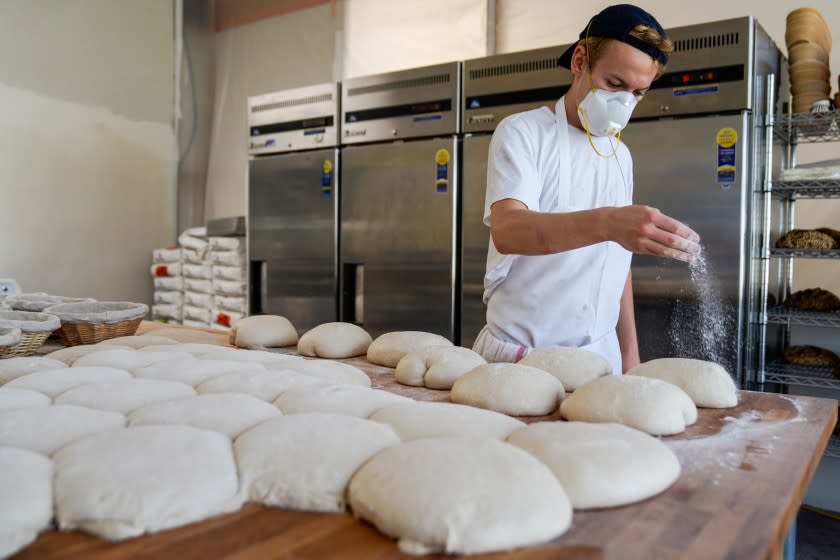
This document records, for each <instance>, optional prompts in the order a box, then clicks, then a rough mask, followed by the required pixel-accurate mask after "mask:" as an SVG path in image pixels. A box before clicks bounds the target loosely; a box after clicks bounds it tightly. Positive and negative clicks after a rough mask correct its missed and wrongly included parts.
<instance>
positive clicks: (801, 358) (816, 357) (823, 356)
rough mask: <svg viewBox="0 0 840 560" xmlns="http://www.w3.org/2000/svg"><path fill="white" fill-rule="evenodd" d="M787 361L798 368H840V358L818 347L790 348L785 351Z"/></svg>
mask: <svg viewBox="0 0 840 560" xmlns="http://www.w3.org/2000/svg"><path fill="white" fill-rule="evenodd" d="M785 361H786V362H788V363H789V364H796V365H798V366H816V367H833V366H840V357H838V356H837V354H835V353H834V352H832V351H831V350H826V349H825V348H820V347H818V346H790V347H788V348H786V349H785Z"/></svg>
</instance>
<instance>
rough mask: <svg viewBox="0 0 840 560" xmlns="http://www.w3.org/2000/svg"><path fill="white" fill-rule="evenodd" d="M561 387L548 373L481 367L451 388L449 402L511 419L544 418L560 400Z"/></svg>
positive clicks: (511, 366) (516, 366) (508, 366)
mask: <svg viewBox="0 0 840 560" xmlns="http://www.w3.org/2000/svg"><path fill="white" fill-rule="evenodd" d="M563 395H564V391H563V384H562V383H560V381H559V380H558V379H557V378H556V377H554V376H553V375H551V374H550V373H548V372H547V371H544V370H541V369H538V368H534V367H529V366H520V365H519V364H484V365H483V366H478V367H477V368H475V369H473V370H471V371H469V372H467V373H465V374H464V375H463V376H461V377H460V378H459V379H458V381H456V382H455V384H454V385H453V386H452V393H451V395H450V398H451V399H452V402H456V403H461V404H468V405H470V406H477V407H479V408H487V409H489V410H495V411H496V412H501V413H503V414H510V415H512V416H545V415H547V414H551V413H552V412H554V411H555V410H557V404H558V403H559V402H560V401H561V400H563Z"/></svg>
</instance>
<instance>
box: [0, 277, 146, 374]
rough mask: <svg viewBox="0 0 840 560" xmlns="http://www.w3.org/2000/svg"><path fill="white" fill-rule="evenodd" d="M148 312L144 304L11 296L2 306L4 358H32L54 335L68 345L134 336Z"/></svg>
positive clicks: (0, 325) (0, 335) (1, 347)
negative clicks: (30, 356)
mask: <svg viewBox="0 0 840 560" xmlns="http://www.w3.org/2000/svg"><path fill="white" fill-rule="evenodd" d="M148 311H149V308H148V306H147V305H145V304H142V303H130V302H98V301H96V300H94V299H90V298H66V297H61V296H51V295H48V294H43V293H35V294H19V295H16V296H10V297H7V298H6V299H5V301H4V302H3V305H2V307H0V358H11V357H14V356H28V355H30V354H32V353H34V352H35V351H37V350H38V349H39V348H40V347H41V346H42V345H43V344H44V342H46V341H47V339H48V338H49V337H50V336H51V335H52V334H53V333H55V334H57V335H58V336H59V337H60V338H61V340H62V342H63V343H64V344H66V345H68V346H75V345H77V344H96V343H97V342H102V341H103V340H107V339H109V338H114V337H117V336H128V335H132V334H134V333H135V332H136V331H137V327H138V326H139V325H140V322H141V321H142V320H143V318H144V317H145V316H146V313H148Z"/></svg>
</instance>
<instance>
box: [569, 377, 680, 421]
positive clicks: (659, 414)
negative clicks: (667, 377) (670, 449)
mask: <svg viewBox="0 0 840 560" xmlns="http://www.w3.org/2000/svg"><path fill="white" fill-rule="evenodd" d="M560 413H561V414H562V415H563V418H565V419H566V420H580V421H582V422H618V423H619V424H624V425H625V426H630V427H631V428H636V429H637V430H642V431H643V432H647V433H649V434H651V435H655V436H667V435H672V434H678V433H680V432H682V431H684V430H685V427H686V426H689V425H691V424H694V422H696V421H697V407H695V406H694V403H693V402H692V401H691V398H690V397H689V396H688V395H686V394H685V391H683V390H682V389H680V388H679V387H677V386H675V385H671V384H670V383H666V382H665V381H660V380H659V379H652V378H649V377H640V376H637V375H610V376H607V377H600V378H598V379H596V380H595V381H590V382H589V383H587V384H586V385H583V386H581V387H578V390H577V391H575V392H574V393H572V394H571V395H569V396H568V397H566V399H565V400H564V401H563V403H562V404H561V405H560Z"/></svg>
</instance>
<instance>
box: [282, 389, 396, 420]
mask: <svg viewBox="0 0 840 560" xmlns="http://www.w3.org/2000/svg"><path fill="white" fill-rule="evenodd" d="M411 402H413V401H412V400H411V399H409V398H406V397H401V396H399V395H395V394H394V393H389V392H388V391H382V390H379V389H369V388H365V387H359V386H357V385H304V386H302V387H294V388H292V389H289V390H288V391H285V392H284V393H283V394H281V395H280V396H279V397H278V398H277V400H276V401H274V406H276V407H277V408H279V409H280V410H282V411H283V414H298V413H301V412H333V413H335V414H346V415H348V416H357V417H359V418H367V417H368V416H370V415H371V414H373V413H374V412H376V411H377V410H379V409H381V408H384V407H386V406H388V405H390V404H396V403H411Z"/></svg>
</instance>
